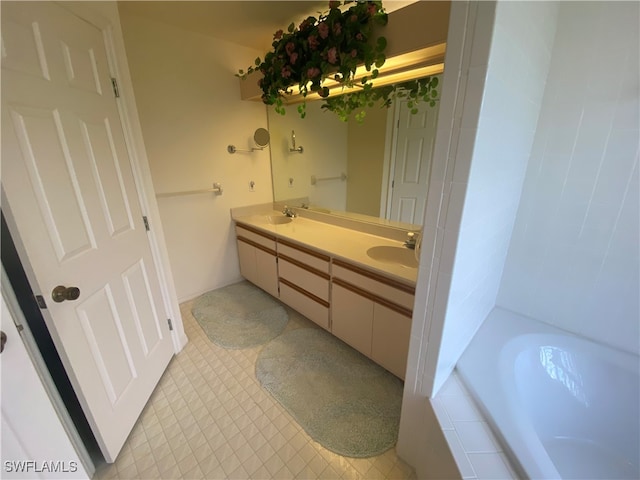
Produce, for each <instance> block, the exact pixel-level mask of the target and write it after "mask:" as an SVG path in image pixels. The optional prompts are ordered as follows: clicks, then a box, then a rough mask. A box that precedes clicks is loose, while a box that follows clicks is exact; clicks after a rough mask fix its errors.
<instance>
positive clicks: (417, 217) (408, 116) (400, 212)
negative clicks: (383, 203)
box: [387, 101, 438, 224]
mask: <svg viewBox="0 0 640 480" xmlns="http://www.w3.org/2000/svg"><path fill="white" fill-rule="evenodd" d="M417 107H418V113H416V114H412V113H411V109H410V108H408V107H407V102H406V101H402V102H400V106H399V109H398V122H397V123H396V126H397V132H396V150H395V155H394V159H393V161H392V165H393V166H392V169H393V170H392V184H391V185H392V188H391V201H390V203H391V205H390V208H389V209H388V210H387V211H388V212H390V217H389V219H390V220H396V221H399V222H405V223H413V224H421V223H422V220H423V218H424V211H425V208H426V205H427V187H428V183H429V171H430V169H431V156H432V154H433V144H434V141H435V136H436V122H437V119H438V108H437V106H436V107H431V106H429V105H428V104H426V103H424V102H421V103H419V104H418V106H417Z"/></svg>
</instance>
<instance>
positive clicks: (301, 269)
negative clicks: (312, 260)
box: [278, 257, 329, 302]
mask: <svg viewBox="0 0 640 480" xmlns="http://www.w3.org/2000/svg"><path fill="white" fill-rule="evenodd" d="M293 261H294V262H295V260H293ZM278 262H279V270H278V271H279V275H280V277H281V278H284V279H286V280H289V281H290V282H291V283H293V284H294V285H298V286H299V287H301V288H303V289H304V290H306V291H307V292H309V293H312V294H314V295H315V296H316V297H319V298H321V299H323V300H326V301H327V302H328V301H329V275H327V274H322V273H321V272H317V273H316V272H315V271H313V270H312V269H309V267H306V266H305V265H304V264H298V265H296V264H295V263H292V262H291V261H289V260H287V259H286V258H283V257H280V258H279V260H278ZM296 263H297V262H296Z"/></svg>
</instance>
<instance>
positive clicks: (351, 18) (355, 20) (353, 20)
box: [349, 13, 358, 22]
mask: <svg viewBox="0 0 640 480" xmlns="http://www.w3.org/2000/svg"><path fill="white" fill-rule="evenodd" d="M349 20H350V21H352V22H357V21H358V16H357V15H356V14H355V13H354V14H353V15H351V16H350V17H349Z"/></svg>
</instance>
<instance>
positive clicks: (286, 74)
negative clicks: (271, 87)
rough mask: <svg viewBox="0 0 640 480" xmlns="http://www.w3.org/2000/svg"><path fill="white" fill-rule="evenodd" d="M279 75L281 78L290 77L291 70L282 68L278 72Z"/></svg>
mask: <svg viewBox="0 0 640 480" xmlns="http://www.w3.org/2000/svg"><path fill="white" fill-rule="evenodd" d="M280 75H282V78H289V77H290V76H291V70H290V69H289V67H283V68H282V70H281V71H280Z"/></svg>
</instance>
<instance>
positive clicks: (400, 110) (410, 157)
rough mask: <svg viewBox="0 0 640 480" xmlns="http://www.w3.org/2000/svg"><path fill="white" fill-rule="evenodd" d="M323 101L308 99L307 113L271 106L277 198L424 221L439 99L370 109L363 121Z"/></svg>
mask: <svg viewBox="0 0 640 480" xmlns="http://www.w3.org/2000/svg"><path fill="white" fill-rule="evenodd" d="M440 84H442V82H440ZM321 105H322V102H307V107H306V110H307V114H306V118H304V119H301V118H300V116H299V115H298V112H297V111H296V105H290V106H288V107H287V112H286V114H285V115H279V114H277V113H275V111H273V109H269V113H268V115H269V131H270V133H271V138H272V142H271V167H272V169H271V170H272V175H273V192H274V201H277V202H282V201H283V202H289V203H291V204H292V205H295V206H300V205H301V203H308V204H309V207H310V208H312V209H315V210H319V211H322V212H325V213H332V214H335V215H347V216H352V217H353V216H355V217H357V218H359V219H362V220H371V221H375V222H380V221H381V220H382V221H384V222H385V223H387V222H388V223H390V224H396V223H398V224H399V225H401V226H403V227H405V228H412V227H413V228H419V226H420V224H421V223H422V219H423V217H424V211H425V208H426V201H427V186H428V182H429V175H430V171H431V159H432V154H433V145H434V142H435V133H436V122H437V115H438V105H439V104H436V106H435V107H430V106H429V105H428V104H426V103H421V104H419V111H418V113H416V114H411V112H410V109H409V108H407V105H406V102H403V101H397V102H395V103H394V105H393V106H392V107H391V108H379V107H373V108H371V109H369V110H368V111H367V114H366V117H365V119H364V122H363V123H358V122H357V121H356V120H355V119H352V120H350V121H349V122H342V121H341V120H340V119H339V118H338V117H337V116H336V115H334V114H333V113H331V112H327V111H324V110H322V109H321ZM300 147H302V148H300Z"/></svg>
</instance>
